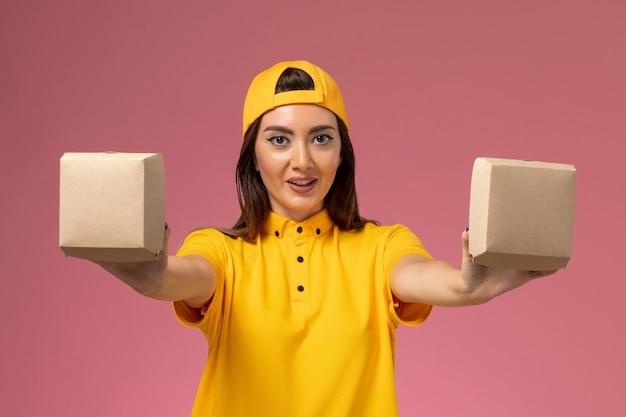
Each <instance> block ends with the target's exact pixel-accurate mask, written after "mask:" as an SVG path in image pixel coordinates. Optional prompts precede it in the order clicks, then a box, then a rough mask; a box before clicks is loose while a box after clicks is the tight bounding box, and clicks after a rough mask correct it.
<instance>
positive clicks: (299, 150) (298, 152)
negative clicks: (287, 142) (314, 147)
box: [291, 141, 313, 170]
mask: <svg viewBox="0 0 626 417" xmlns="http://www.w3.org/2000/svg"><path fill="white" fill-rule="evenodd" d="M291 150H292V152H291V168H293V169H300V170H305V169H309V168H311V167H313V156H312V155H311V149H310V147H309V144H308V143H306V142H305V141H296V142H295V143H294V146H293V147H292V148H291Z"/></svg>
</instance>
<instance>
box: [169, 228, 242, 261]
mask: <svg viewBox="0 0 626 417" xmlns="http://www.w3.org/2000/svg"><path fill="white" fill-rule="evenodd" d="M240 242H243V239H241V238H238V237H235V236H232V235H229V234H227V233H225V232H223V231H221V230H219V229H217V228H213V227H207V228H200V229H195V230H193V231H191V232H190V233H189V234H188V235H187V236H185V239H184V240H183V242H182V244H181V245H180V247H179V249H178V251H177V255H179V256H184V255H189V254H206V252H215V251H222V252H223V251H224V250H227V248H228V247H231V246H232V245H236V244H238V243H239V244H240Z"/></svg>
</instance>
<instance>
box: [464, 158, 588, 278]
mask: <svg viewBox="0 0 626 417" xmlns="http://www.w3.org/2000/svg"><path fill="white" fill-rule="evenodd" d="M575 188H576V169H575V167H574V166H573V165H569V164H558V163H548V162H537V161H522V160H514V159H500V158H477V159H476V161H475V162H474V168H473V171H472V181H471V190H470V215H469V217H470V218H469V226H470V236H469V252H470V255H472V257H473V260H474V262H476V263H478V264H481V265H487V266H495V267H503V268H514V269H520V270H528V271H547V270H553V269H559V268H562V267H565V266H566V265H567V263H568V261H569V259H570V257H571V250H572V239H573V229H574V202H575Z"/></svg>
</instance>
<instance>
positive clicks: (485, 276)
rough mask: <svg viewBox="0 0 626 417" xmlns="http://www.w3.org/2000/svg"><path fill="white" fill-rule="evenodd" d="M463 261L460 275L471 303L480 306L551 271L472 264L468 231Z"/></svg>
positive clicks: (552, 272)
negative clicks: (521, 269)
mask: <svg viewBox="0 0 626 417" xmlns="http://www.w3.org/2000/svg"><path fill="white" fill-rule="evenodd" d="M462 241H463V261H462V265H461V275H462V279H463V282H464V284H465V286H466V291H467V294H468V295H469V297H471V299H472V303H475V304H482V303H485V302H487V301H489V300H491V299H493V298H494V297H497V296H499V295H500V294H503V293H505V292H507V291H511V290H513V289H515V288H518V287H521V286H522V285H524V284H526V283H528V282H529V281H532V280H534V279H537V278H541V277H545V276H548V275H552V274H554V273H555V272H557V271H558V269H557V270H551V271H520V270H516V269H507V268H495V267H487V266H484V265H479V264H477V263H474V262H473V260H472V256H471V255H470V253H469V231H467V230H466V231H465V232H463V237H462Z"/></svg>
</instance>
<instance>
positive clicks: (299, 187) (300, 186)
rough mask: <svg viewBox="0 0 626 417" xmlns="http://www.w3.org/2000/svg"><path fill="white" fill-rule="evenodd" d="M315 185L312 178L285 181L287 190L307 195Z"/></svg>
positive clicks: (314, 180)
mask: <svg viewBox="0 0 626 417" xmlns="http://www.w3.org/2000/svg"><path fill="white" fill-rule="evenodd" d="M316 183H317V180H316V179H314V178H307V179H290V180H288V181H287V185H288V186H289V188H291V190H293V191H295V192H297V193H307V192H309V191H311V190H312V189H313V188H314V187H315V184H316Z"/></svg>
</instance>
